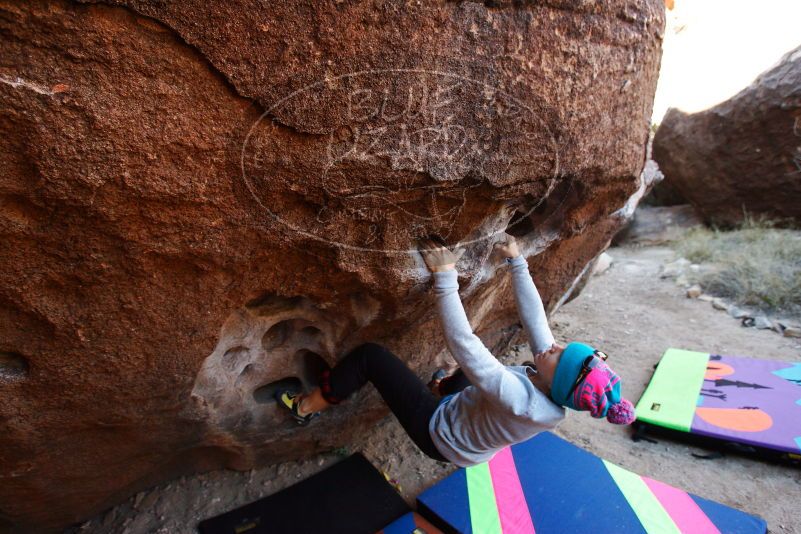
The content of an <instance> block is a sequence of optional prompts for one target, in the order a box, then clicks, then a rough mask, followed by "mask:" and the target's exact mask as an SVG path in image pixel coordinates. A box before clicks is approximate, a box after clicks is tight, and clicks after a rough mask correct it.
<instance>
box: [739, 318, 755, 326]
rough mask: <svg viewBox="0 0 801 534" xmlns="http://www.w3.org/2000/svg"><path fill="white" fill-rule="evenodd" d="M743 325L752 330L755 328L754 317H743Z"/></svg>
mask: <svg viewBox="0 0 801 534" xmlns="http://www.w3.org/2000/svg"><path fill="white" fill-rule="evenodd" d="M740 324H741V325H743V326H745V327H748V328H751V327H752V326H754V318H753V317H743V320H742V321H741V322H740Z"/></svg>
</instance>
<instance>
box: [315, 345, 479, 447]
mask: <svg viewBox="0 0 801 534" xmlns="http://www.w3.org/2000/svg"><path fill="white" fill-rule="evenodd" d="M457 374H458V373H457ZM455 376H456V375H454V377H455ZM462 376H463V377H464V375H463V374H462ZM367 382H371V383H372V384H373V386H375V388H376V389H377V390H378V392H379V393H380V394H381V397H382V398H383V399H384V402H386V403H387V406H389V409H390V410H392V413H393V414H394V415H395V417H397V419H398V421H399V422H400V424H401V426H403V429H404V430H406V433H407V434H409V437H410V438H412V441H414V443H415V444H416V445H417V446H418V447H419V448H420V450H421V451H423V452H424V453H425V454H426V455H428V456H429V457H431V458H433V459H435V460H438V461H440V462H446V461H447V460H446V459H445V458H444V457H443V456H442V455H441V454H440V452H439V451H438V450H437V448H436V447H435V446H434V442H433V441H432V440H431V435H430V434H429V433H428V423H429V421H430V420H431V416H432V415H434V410H436V408H437V405H438V404H439V402H440V399H439V398H437V397H436V396H435V395H434V394H433V393H431V391H429V389H428V386H426V384H424V383H423V382H422V381H421V380H420V379H419V378H418V377H417V375H416V374H414V373H413V372H412V370H411V369H409V368H408V367H407V366H406V364H405V363H403V362H402V361H401V360H400V359H398V357H397V356H395V355H394V354H393V353H392V352H390V351H389V349H387V348H385V347H382V346H381V345H378V344H377V343H364V344H362V345H359V346H358V347H356V348H355V349H353V350H352V351H350V352H349V353H348V354H347V355H346V356H345V357H344V358H342V359H341V360H340V361H339V362H338V363H337V364H336V366H334V368H333V369H331V370H330V371H325V372H324V373H323V377H322V380H321V384H320V390H321V392H322V395H323V398H324V399H326V400H327V401H328V402H329V403H331V404H338V403H339V402H341V401H343V400H345V399H347V398H348V397H349V396H350V395H351V394H352V393H354V392H355V391H357V390H358V389H360V388H361V387H362V386H364V385H365V384H366V383H367ZM452 385H453V386H458V385H461V386H462V388H460V389H459V391H461V389H463V388H464V387H466V386H468V385H470V383H469V381H467V379H466V378H464V380H463V381H459V383H458V384H457V381H453V382H452ZM442 391H443V393H445V391H444V389H443V390H442ZM456 392H457V391H456V390H453V391H448V392H447V393H445V394H450V393H456Z"/></svg>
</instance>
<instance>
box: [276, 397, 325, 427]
mask: <svg viewBox="0 0 801 534" xmlns="http://www.w3.org/2000/svg"><path fill="white" fill-rule="evenodd" d="M275 400H276V401H277V402H278V405H279V406H282V407H284V408H286V409H287V410H289V413H290V414H292V417H293V418H294V419H295V421H297V423H298V424H299V425H301V426H306V425H308V424H309V422H311V420H312V419H314V418H315V417H317V416H319V415H320V412H312V413H308V414H304V415H301V413H300V402H301V400H303V397H302V396H301V394H300V393H293V392H291V391H277V392H276V394H275Z"/></svg>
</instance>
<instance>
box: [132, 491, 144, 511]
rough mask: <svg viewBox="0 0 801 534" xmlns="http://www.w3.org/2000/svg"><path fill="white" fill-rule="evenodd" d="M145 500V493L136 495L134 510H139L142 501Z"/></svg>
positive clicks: (141, 492)
mask: <svg viewBox="0 0 801 534" xmlns="http://www.w3.org/2000/svg"><path fill="white" fill-rule="evenodd" d="M144 498H145V492H144V491H140V492H139V493H137V494H136V497H134V502H133V507H134V510H139V505H140V504H142V499H144Z"/></svg>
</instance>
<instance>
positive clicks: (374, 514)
mask: <svg viewBox="0 0 801 534" xmlns="http://www.w3.org/2000/svg"><path fill="white" fill-rule="evenodd" d="M409 511H410V508H409V507H408V505H407V504H406V502H405V501H404V500H403V499H402V498H401V496H400V495H398V493H397V492H396V491H395V488H393V487H392V486H391V485H390V484H389V483H388V482H387V480H386V479H385V478H384V475H382V474H381V473H380V472H379V471H378V470H376V468H375V467H373V466H372V464H370V462H368V461H367V459H366V458H365V457H364V456H362V455H361V454H358V453H357V454H353V455H352V456H349V457H348V458H346V459H344V460H342V461H340V462H337V463H336V464H334V465H332V466H331V467H329V468H327V469H324V470H323V471H321V472H319V473H317V474H316V475H313V476H311V477H309V478H307V479H306V480H303V481H301V482H298V483H297V484H295V485H294V486H290V487H288V488H286V489H284V490H282V491H279V492H278V493H274V494H273V495H270V496H268V497H264V498H263V499H259V500H258V501H255V502H252V503H250V504H246V505H245V506H242V507H240V508H237V509H236V510H231V511H230V512H226V513H224V514H221V515H218V516H216V517H212V518H210V519H206V520H204V521H202V522H201V523H200V524H199V525H198V530H199V531H200V534H262V533H270V534H274V533H276V534H279V533H284V532H286V533H292V534H298V533H305V532H314V533H317V532H319V533H326V534H336V533H343V534H346V533H347V534H353V533H354V532H365V533H367V532H377V531H379V530H381V528H382V527H384V526H385V525H387V524H389V523H391V522H392V521H394V520H395V519H397V518H398V517H400V516H402V515H403V514H405V513H407V512H409Z"/></svg>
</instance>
